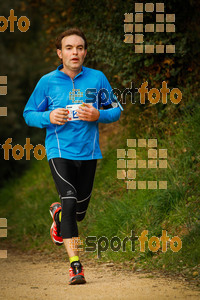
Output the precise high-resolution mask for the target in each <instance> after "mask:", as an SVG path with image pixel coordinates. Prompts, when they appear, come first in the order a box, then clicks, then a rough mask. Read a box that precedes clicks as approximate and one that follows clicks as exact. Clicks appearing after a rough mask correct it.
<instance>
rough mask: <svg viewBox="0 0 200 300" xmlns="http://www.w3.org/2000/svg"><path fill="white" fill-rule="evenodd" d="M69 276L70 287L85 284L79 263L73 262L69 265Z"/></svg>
mask: <svg viewBox="0 0 200 300" xmlns="http://www.w3.org/2000/svg"><path fill="white" fill-rule="evenodd" d="M69 276H70V280H69V284H70V285H74V284H84V283H86V280H85V277H84V270H83V266H82V265H81V263H80V261H74V262H72V263H71V268H70V269H69Z"/></svg>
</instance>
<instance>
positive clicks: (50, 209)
mask: <svg viewBox="0 0 200 300" xmlns="http://www.w3.org/2000/svg"><path fill="white" fill-rule="evenodd" d="M55 204H59V205H60V206H61V204H60V202H54V203H52V204H51V206H50V209H49V212H50V215H51V217H52V219H53V213H52V211H51V207H52V206H53V205H55Z"/></svg>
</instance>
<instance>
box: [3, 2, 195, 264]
mask: <svg viewBox="0 0 200 300" xmlns="http://www.w3.org/2000/svg"><path fill="white" fill-rule="evenodd" d="M135 2H142V3H143V1H129V0H125V1H120V0H115V1H111V0H110V1H108V0H102V1H95V2H94V1H91V0H89V1H86V0H83V1H74V0H73V1H63V0H54V1H53V0H27V1H17V0H16V1H10V0H8V1H6V2H5V1H4V2H3V3H2V5H1V9H0V11H1V15H4V16H6V17H7V16H8V15H9V10H10V9H11V8H13V9H14V10H15V15H17V16H18V17H20V16H21V15H26V16H27V17H29V19H30V21H31V26H30V29H29V30H28V31H27V32H26V33H21V32H19V30H18V29H17V26H15V32H14V33H10V32H9V31H8V30H7V31H6V32H5V33H0V53H1V54H0V71H1V73H0V75H7V76H8V95H7V96H1V99H0V104H1V106H8V116H7V117H6V118H4V117H1V119H0V121H1V127H0V143H1V144H3V143H4V142H5V140H6V139H7V138H8V137H12V138H13V143H12V144H13V146H14V145H15V144H17V143H19V144H21V145H24V144H25V139H26V137H30V138H31V142H32V144H34V145H36V144H37V143H41V144H44V134H45V131H43V130H39V129H37V128H29V127H28V126H27V125H26V124H25V122H24V120H23V117H22V113H23V109H24V106H25V104H26V102H27V100H28V98H29V96H30V94H31V92H32V91H33V89H34V87H35V84H36V82H37V81H38V80H39V78H40V77H41V76H42V75H43V74H45V73H47V72H50V71H52V70H53V69H55V68H56V67H57V66H58V64H59V60H58V58H57V56H56V51H55V46H54V40H55V37H56V36H57V34H59V33H60V32H62V31H63V30H65V29H66V28H69V27H72V26H73V27H74V26H76V27H80V28H81V29H82V30H83V31H84V32H85V34H86V37H87V40H88V45H89V47H88V55H87V59H86V62H85V65H86V66H88V67H91V68H96V69H99V70H102V71H103V72H104V73H105V75H106V76H107V78H108V79H109V81H110V82H111V85H112V87H113V88H118V89H120V90H123V89H125V88H130V86H131V82H132V83H134V85H135V87H138V88H139V87H140V86H141V84H142V82H144V81H148V88H149V89H150V88H152V87H155V88H158V89H160V88H161V85H162V81H166V82H167V84H168V87H169V88H170V90H171V89H173V88H179V89H180V90H181V92H182V95H183V98H182V101H181V102H180V104H178V105H174V104H172V103H171V102H170V101H168V103H167V105H163V104H162V103H158V104H156V105H152V104H150V103H149V101H147V102H146V104H145V105H141V104H140V103H139V100H138V97H136V103H135V104H134V105H133V104H131V102H130V99H129V100H127V104H126V105H124V112H123V116H122V118H121V120H120V126H119V129H118V132H117V135H116V134H114V132H113V135H112V138H110V141H109V143H108V145H107V147H106V150H104V159H103V160H102V161H101V162H99V165H98V171H97V176H96V180H95V187H94V193H93V201H92V202H91V205H90V207H89V211H88V214H87V218H86V220H85V221H84V222H85V223H83V224H81V225H80V230H81V231H82V232H83V235H84V236H85V237H86V236H87V235H96V236H101V235H106V236H107V237H108V238H111V237H112V236H114V235H118V236H119V237H121V238H124V237H125V236H128V235H130V230H131V229H133V230H134V231H135V233H136V234H140V233H141V231H142V230H144V229H148V230H149V232H150V235H156V236H160V235H161V232H162V229H166V230H167V231H168V232H169V234H170V235H171V236H173V235H175V234H176V235H179V236H180V237H181V238H182V240H183V248H182V250H181V251H180V252H179V253H171V252H170V251H168V252H167V253H166V254H163V253H160V252H158V253H156V254H152V253H151V252H150V251H148V252H147V253H145V254H144V255H142V254H141V253H139V250H138V248H137V249H136V252H135V253H134V254H133V253H132V252H131V251H130V249H129V251H127V252H126V253H121V254H120V252H119V253H118V254H116V253H114V254H113V253H112V252H111V251H108V252H107V253H106V254H105V258H106V259H109V258H112V259H114V260H118V259H125V260H129V261H131V260H135V261H136V262H137V265H138V266H139V265H145V264H146V263H148V266H152V267H155V266H157V267H159V268H162V267H163V266H165V267H164V268H169V269H170V268H172V269H173V268H175V266H176V265H178V268H179V269H180V270H183V269H184V268H183V267H185V268H188V267H190V268H191V270H193V269H192V268H197V267H199V261H200V257H199V253H200V251H199V250H200V245H199V235H200V230H199V229H200V228H199V220H200V213H199V189H198V187H199V166H200V162H199V158H200V155H199V45H200V43H199V41H200V26H199V6H200V4H199V3H198V2H197V1H193V0H186V1H184V3H183V1H181V0H176V1H175V0H168V1H164V2H165V12H167V13H175V16H176V21H175V25H176V32H175V33H162V34H158V33H155V34H146V35H145V42H146V43H148V44H152V43H153V44H161V43H163V44H175V45H176V53H175V54H135V53H134V49H133V47H134V46H133V44H125V43H124V42H123V40H124V14H125V13H131V12H134V3H135ZM151 2H153V3H156V2H157V1H151ZM145 21H146V22H149V23H155V20H154V15H153V14H146V15H145ZM127 99H128V98H127ZM5 103H6V105H5ZM108 131H109V127H108ZM152 137H154V138H157V139H158V141H159V146H160V147H165V148H167V149H168V164H169V166H168V170H167V171H166V173H165V174H166V176H167V178H168V182H169V186H168V190H167V191H151V192H147V191H135V192H133V191H127V190H126V187H125V183H124V182H123V181H119V180H117V179H116V149H117V148H124V147H125V146H126V139H127V138H152ZM141 155H145V154H144V153H142V154H141ZM0 163H1V173H0V179H1V185H2V186H3V185H4V188H2V190H1V192H0V197H1V198H0V201H1V215H2V216H3V217H7V218H8V220H9V223H10V228H9V239H10V241H11V242H12V243H14V242H15V243H17V244H18V245H20V244H21V241H22V240H23V241H24V244H23V246H24V248H27V247H33V248H34V247H35V248H45V249H46V248H48V247H50V245H49V244H48V235H49V234H48V230H49V229H48V228H49V222H50V220H49V216H48V215H47V213H48V212H47V207H48V206H49V205H50V204H51V202H52V201H54V200H57V194H56V190H55V187H54V183H53V181H52V179H51V178H49V168H48V164H47V161H46V160H43V161H41V162H37V161H35V159H34V158H33V157H32V158H31V161H30V162H29V161H28V162H27V161H25V159H22V160H21V161H15V160H14V159H12V157H11V154H10V160H9V161H5V160H4V158H3V150H2V149H0ZM28 169H30V170H29V171H28ZM158 175H159V174H158ZM161 175H162V174H161ZM16 176H17V177H18V178H17V179H16V178H15V177H16ZM20 176H21V177H20ZM142 176H143V177H142ZM145 176H147V174H146V173H145V172H144V173H143V174H141V178H145ZM148 176H149V175H148ZM150 176H153V175H150ZM11 178H13V179H11ZM152 178H153V177H152ZM8 179H9V181H8ZM99 207H101V209H99ZM97 208H98V209H97ZM41 215H42V216H43V217H42V218H41ZM30 220H31V221H30ZM48 245H49V246H48ZM152 257H156V258H155V259H152Z"/></svg>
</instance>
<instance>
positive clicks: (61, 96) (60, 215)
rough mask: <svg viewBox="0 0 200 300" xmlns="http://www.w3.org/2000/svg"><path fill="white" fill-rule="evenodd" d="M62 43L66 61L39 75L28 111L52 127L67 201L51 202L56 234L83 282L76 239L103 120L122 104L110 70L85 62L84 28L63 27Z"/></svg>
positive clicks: (54, 166)
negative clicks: (105, 70) (110, 79)
mask: <svg viewBox="0 0 200 300" xmlns="http://www.w3.org/2000/svg"><path fill="white" fill-rule="evenodd" d="M56 48H57V55H58V57H59V58H60V59H61V62H62V64H61V65H60V66H59V67H58V68H57V69H56V70H54V71H53V72H50V73H48V74H46V75H44V76H43V77H42V78H41V79H40V80H39V82H38V84H37V85H36V88H35V90H34V91H33V93H32V95H31V97H30V98H29V101H28V102H27V104H26V107H25V109H24V113H23V116H24V118H25V121H26V123H27V124H28V125H29V126H34V127H39V128H44V127H45V128H46V139H45V148H46V153H47V159H48V162H49V165H50V170H51V173H52V176H53V179H54V182H55V185H56V188H57V191H58V194H59V198H60V202H61V203H60V202H55V203H53V204H52V205H51V206H50V213H51V215H52V217H53V224H52V226H51V229H50V234H51V238H52V240H53V242H54V243H55V244H56V245H62V244H63V243H64V245H65V248H66V251H67V253H68V256H69V260H70V264H71V267H70V270H69V271H70V281H69V284H78V283H85V282H86V281H85V277H84V271H83V267H82V265H81V263H80V259H79V254H78V246H76V247H75V248H73V247H71V245H73V243H74V239H75V238H78V236H79V234H78V226H77V221H82V220H83V219H84V217H85V214H86V211H87V207H88V204H89V201H90V197H91V193H92V187H93V181H94V176H95V170H96V164H97V159H101V158H102V154H101V151H100V147H99V131H98V123H99V122H102V123H111V122H115V121H117V120H118V119H119V117H120V114H121V110H122V108H121V105H120V104H119V102H118V100H117V99H116V97H115V96H114V95H113V93H112V88H111V86H110V84H109V82H108V80H107V78H106V76H105V75H104V74H103V73H102V72H101V71H98V70H94V69H91V68H87V67H84V66H83V62H84V59H85V57H86V54H87V41H86V38H85V35H84V33H83V32H82V31H81V30H79V29H78V28H71V29H69V30H67V31H64V32H62V33H61V34H60V35H59V36H58V37H57V39H56ZM77 104H79V105H77ZM66 106H67V107H66ZM69 106H70V107H69ZM100 108H103V109H100Z"/></svg>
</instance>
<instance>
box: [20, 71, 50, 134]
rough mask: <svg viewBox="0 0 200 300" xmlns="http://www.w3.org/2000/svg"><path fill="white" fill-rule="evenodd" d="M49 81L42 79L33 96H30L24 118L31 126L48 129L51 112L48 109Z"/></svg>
mask: <svg viewBox="0 0 200 300" xmlns="http://www.w3.org/2000/svg"><path fill="white" fill-rule="evenodd" d="M47 88H48V86H47V80H46V79H45V78H44V77H42V78H41V79H40V80H39V82H38V83H37V85H36V87H35V89H34V91H33V93H32V95H31V96H30V98H29V100H28V102H27V104H26V106H25V109H24V112H23V117H24V119H25V122H26V124H27V125H29V126H33V127H39V128H44V127H48V126H49V125H50V124H51V122H50V116H49V115H50V112H51V111H50V110H49V111H48V110H46V109H47V108H48V98H49V97H48V96H46V92H45V91H46V90H47Z"/></svg>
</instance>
